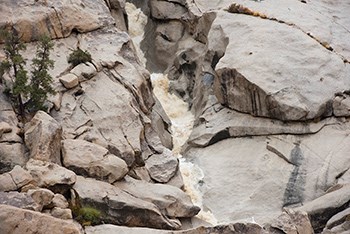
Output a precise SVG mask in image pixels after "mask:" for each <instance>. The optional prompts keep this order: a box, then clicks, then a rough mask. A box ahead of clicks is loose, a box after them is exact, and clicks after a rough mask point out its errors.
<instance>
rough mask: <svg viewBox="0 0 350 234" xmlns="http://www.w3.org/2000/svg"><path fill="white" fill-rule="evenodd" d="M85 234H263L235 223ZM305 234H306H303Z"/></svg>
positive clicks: (104, 228) (109, 228)
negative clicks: (185, 228)
mask: <svg viewBox="0 0 350 234" xmlns="http://www.w3.org/2000/svg"><path fill="white" fill-rule="evenodd" d="M85 232H86V234H112V233H124V234H138V233H144V234H153V233H154V234H208V233H211V234H261V233H264V232H263V229H262V227H260V226H259V225H258V224H254V223H246V224H244V223H235V224H228V225H221V226H215V227H203V226H201V227H198V228H194V229H189V230H182V231H166V230H157V229H149V228H128V227H122V226H115V225H110V224H103V225H98V226H94V227H86V228H85ZM305 234H306V233H305Z"/></svg>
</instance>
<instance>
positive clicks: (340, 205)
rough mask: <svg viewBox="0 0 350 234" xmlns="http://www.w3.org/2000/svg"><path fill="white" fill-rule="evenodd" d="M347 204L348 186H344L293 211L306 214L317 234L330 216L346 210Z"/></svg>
mask: <svg viewBox="0 0 350 234" xmlns="http://www.w3.org/2000/svg"><path fill="white" fill-rule="evenodd" d="M349 202H350V184H346V185H344V186H343V187H342V188H341V189H338V190H335V191H333V192H330V193H327V194H325V195H323V196H321V197H319V198H316V199H315V200H313V201H310V202H308V203H306V204H304V205H303V206H301V207H298V208H295V210H298V211H305V212H307V214H308V215H309V217H310V220H311V224H312V227H313V229H314V230H315V232H316V233H317V232H320V231H322V230H323V228H324V227H325V225H326V222H327V220H329V219H330V218H332V216H334V215H335V214H337V213H338V212H339V211H341V210H343V209H345V208H347V207H348V204H349Z"/></svg>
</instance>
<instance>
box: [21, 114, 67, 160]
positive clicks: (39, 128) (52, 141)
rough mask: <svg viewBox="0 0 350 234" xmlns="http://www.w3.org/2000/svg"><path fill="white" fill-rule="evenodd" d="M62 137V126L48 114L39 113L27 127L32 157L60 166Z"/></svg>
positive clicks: (26, 132)
mask: <svg viewBox="0 0 350 234" xmlns="http://www.w3.org/2000/svg"><path fill="white" fill-rule="evenodd" d="M61 136H62V127H61V125H60V124H59V123H58V122H57V121H56V120H54V119H53V118H52V117H51V116H50V115H48V114H47V113H45V112H43V111H38V112H37V113H36V114H35V116H34V117H33V118H32V120H31V121H30V122H29V123H28V124H26V126H25V135H24V138H25V142H26V145H27V147H28V148H29V150H30V157H31V158H33V159H38V160H43V161H48V162H53V163H56V164H59V165H60V164H61V160H60V150H61Z"/></svg>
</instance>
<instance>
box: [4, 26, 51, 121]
mask: <svg viewBox="0 0 350 234" xmlns="http://www.w3.org/2000/svg"><path fill="white" fill-rule="evenodd" d="M0 36H1V39H3V41H4V52H5V55H6V59H5V60H4V61H2V62H1V63H0V80H1V82H0V83H3V84H4V86H5V90H4V93H5V94H6V95H8V96H9V97H10V98H11V101H12V104H13V106H14V107H15V110H16V111H17V114H19V115H20V116H21V117H22V119H25V114H26V112H29V113H30V112H36V111H38V110H43V109H44V103H45V101H46V99H47V96H48V95H49V94H54V93H55V91H54V89H53V88H52V86H51V85H52V77H51V75H50V74H49V73H48V70H49V69H52V68H53V67H54V61H53V60H51V59H50V58H49V56H50V51H51V50H52V48H53V43H52V42H51V40H50V38H49V37H47V36H43V37H42V38H41V39H40V41H39V42H38V44H37V49H36V54H35V58H34V59H33V61H32V66H31V67H32V70H31V76H28V72H27V71H26V70H25V65H26V61H25V59H24V58H23V56H22V55H21V52H22V51H24V50H25V49H26V46H25V44H24V43H23V42H21V40H20V39H21V38H20V37H19V36H18V34H17V33H16V32H15V31H13V32H11V33H10V32H7V31H4V32H2V33H1V35H0ZM6 72H7V73H8V74H9V77H10V80H9V81H5V80H4V79H3V76H4V74H5V73H6ZM24 100H25V102H24Z"/></svg>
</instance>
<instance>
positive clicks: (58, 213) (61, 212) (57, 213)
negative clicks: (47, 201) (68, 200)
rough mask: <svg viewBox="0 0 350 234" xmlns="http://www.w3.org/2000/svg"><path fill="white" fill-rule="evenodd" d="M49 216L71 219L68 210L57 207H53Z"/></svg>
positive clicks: (70, 212)
mask: <svg viewBox="0 0 350 234" xmlns="http://www.w3.org/2000/svg"><path fill="white" fill-rule="evenodd" d="M50 214H51V215H52V216H53V217H55V218H59V219H72V218H73V215H72V211H71V210H70V209H63V208H59V207H54V208H53V209H52V210H51V212H50Z"/></svg>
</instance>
